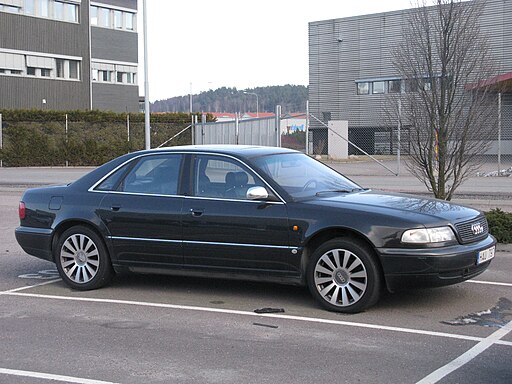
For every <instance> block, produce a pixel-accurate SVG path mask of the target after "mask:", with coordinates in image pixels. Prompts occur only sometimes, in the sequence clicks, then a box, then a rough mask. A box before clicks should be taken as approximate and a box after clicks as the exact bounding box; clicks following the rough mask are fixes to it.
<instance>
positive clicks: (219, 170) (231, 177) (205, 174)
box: [194, 156, 263, 200]
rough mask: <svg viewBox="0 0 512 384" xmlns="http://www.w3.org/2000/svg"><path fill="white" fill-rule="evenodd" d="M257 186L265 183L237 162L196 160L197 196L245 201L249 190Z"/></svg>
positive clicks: (195, 193) (195, 186) (207, 157)
mask: <svg viewBox="0 0 512 384" xmlns="http://www.w3.org/2000/svg"><path fill="white" fill-rule="evenodd" d="M256 185H263V183H262V182H261V180H260V179H259V178H258V177H257V176H255V175H254V174H253V173H252V172H251V171H249V170H248V169H246V168H245V167H244V166H243V165H242V164H240V163H238V162H237V161H235V160H232V159H228V158H222V157H218V156H196V158H195V162H194V195H195V196H202V197H218V198H225V199H237V200H245V199H246V194H247V190H248V189H249V188H251V187H254V186H256Z"/></svg>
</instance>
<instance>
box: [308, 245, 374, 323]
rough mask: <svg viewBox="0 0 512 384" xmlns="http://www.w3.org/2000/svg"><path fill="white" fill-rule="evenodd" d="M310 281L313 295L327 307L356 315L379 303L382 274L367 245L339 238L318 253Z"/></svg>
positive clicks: (310, 272) (309, 269)
mask: <svg viewBox="0 0 512 384" xmlns="http://www.w3.org/2000/svg"><path fill="white" fill-rule="evenodd" d="M307 281H308V287H309V290H310V292H311V294H312V295H313V297H314V298H315V299H316V300H317V301H318V302H319V303H320V304H321V305H322V306H323V307H324V308H326V309H328V310H330V311H335V312H345V313H355V312H360V311H362V310H364V309H366V308H369V307H371V306H372V305H374V304H375V303H376V302H377V301H378V299H379V295H380V289H381V284H382V274H381V271H380V268H379V266H378V264H377V263H376V261H375V259H374V256H373V253H372V252H371V250H369V249H368V247H367V246H366V245H365V244H363V243H360V242H357V241H354V240H351V239H348V238H337V239H333V240H329V241H327V242H326V243H324V244H322V245H321V246H320V247H318V248H317V249H316V250H315V252H314V253H313V255H312V256H311V259H310V261H309V264H308V269H307Z"/></svg>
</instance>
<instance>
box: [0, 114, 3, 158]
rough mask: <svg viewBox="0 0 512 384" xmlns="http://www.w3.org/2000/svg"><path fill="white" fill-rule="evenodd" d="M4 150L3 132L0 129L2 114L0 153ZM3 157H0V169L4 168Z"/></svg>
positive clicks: (0, 116) (0, 115)
mask: <svg viewBox="0 0 512 384" xmlns="http://www.w3.org/2000/svg"><path fill="white" fill-rule="evenodd" d="M2 149H4V131H3V129H2V114H1V113H0V151H1V150H2ZM3 158H4V155H3V154H2V155H1V157H0V168H1V167H3V166H4V160H3Z"/></svg>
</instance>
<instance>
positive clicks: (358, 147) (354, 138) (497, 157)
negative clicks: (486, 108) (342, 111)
mask: <svg viewBox="0 0 512 384" xmlns="http://www.w3.org/2000/svg"><path fill="white" fill-rule="evenodd" d="M496 96H497V97H498V95H496ZM492 97H493V98H494V96H492ZM497 100H498V99H497ZM493 108H494V106H493ZM493 113H496V114H498V118H496V119H491V120H492V121H489V122H484V123H483V124H484V125H485V124H487V125H486V126H485V127H480V126H479V127H474V129H477V130H479V131H482V132H485V136H484V137H483V140H482V141H481V143H480V147H478V146H475V144H474V143H472V142H470V141H469V142H468V144H467V146H468V148H472V150H473V152H472V153H477V156H475V157H474V160H473V161H474V163H475V164H477V166H476V167H475V168H478V169H479V171H478V173H477V175H480V176H510V175H512V94H503V95H501V97H500V98H499V105H498V106H497V108H496V110H495V112H494V109H493ZM329 118H330V116H324V115H322V116H316V115H315V114H310V120H311V124H310V125H309V129H308V130H307V132H308V145H307V153H308V154H310V155H315V156H322V157H327V158H332V159H354V160H357V159H361V158H368V159H371V160H373V161H376V162H382V161H384V160H385V161H386V164H388V165H389V164H390V161H391V162H393V161H395V167H393V166H392V167H391V169H390V167H388V166H384V165H383V167H384V168H387V169H388V170H389V171H391V172H392V173H393V172H394V173H396V174H398V173H400V170H401V169H404V168H405V166H406V162H407V160H409V159H410V155H412V154H413V153H414V148H413V145H414V143H413V140H414V137H416V136H417V134H418V133H417V132H416V133H415V134H416V136H413V133H414V132H411V130H410V129H411V128H410V127H409V126H407V125H402V124H401V122H400V121H399V119H398V118H396V122H395V123H394V124H389V122H386V123H384V124H383V126H378V127H376V126H371V125H368V126H364V124H363V125H360V126H351V125H350V122H347V130H346V131H345V132H344V133H343V132H340V131H339V130H336V129H334V128H333V127H331V123H332V121H331V120H328V119H329ZM388 120H389V119H388ZM455 136H456V135H455ZM480 138H481V137H480ZM462 140H464V138H462ZM336 141H338V142H342V144H344V145H336V143H335V142H336ZM435 146H436V147H437V142H436V144H435ZM448 146H450V144H448ZM343 147H346V152H344V151H343V150H340V149H339V148H343ZM475 149H476V151H475ZM478 150H480V152H478Z"/></svg>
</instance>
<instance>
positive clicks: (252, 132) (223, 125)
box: [194, 117, 278, 147]
mask: <svg viewBox="0 0 512 384" xmlns="http://www.w3.org/2000/svg"><path fill="white" fill-rule="evenodd" d="M277 133H278V131H277V129H276V119H275V118H273V117H270V118H259V119H248V120H240V121H239V122H238V135H237V130H236V123H235V121H221V122H215V123H206V124H198V125H196V127H195V130H194V140H195V141H194V142H195V143H196V144H240V145H264V146H273V147H274V146H276V145H277Z"/></svg>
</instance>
